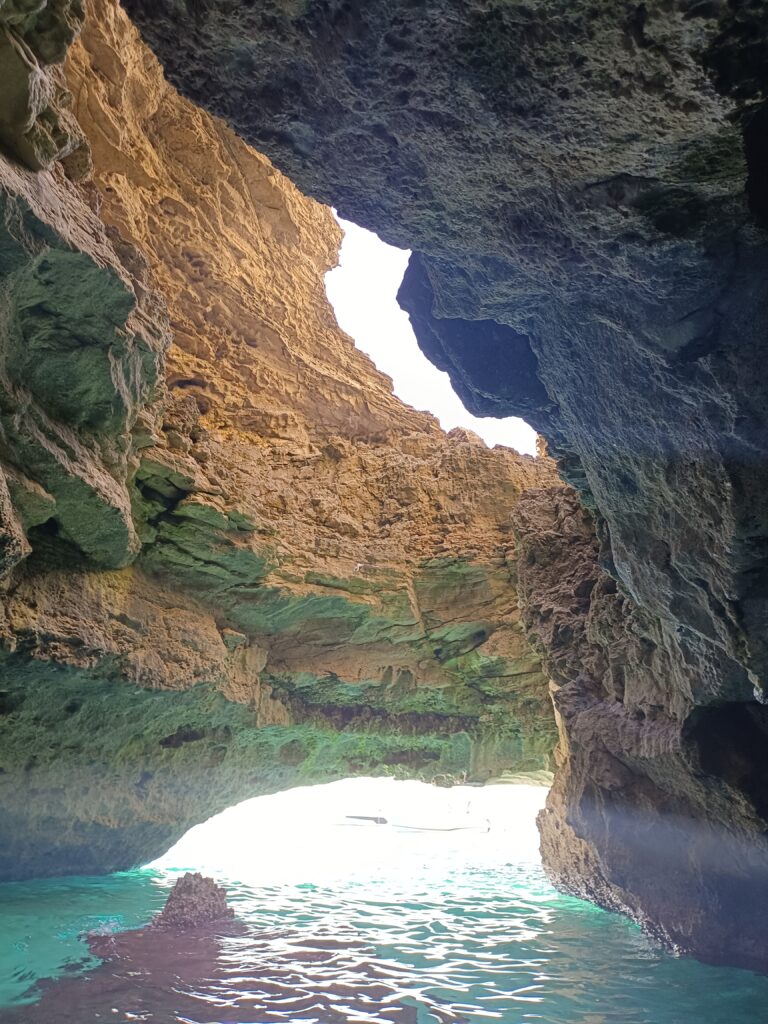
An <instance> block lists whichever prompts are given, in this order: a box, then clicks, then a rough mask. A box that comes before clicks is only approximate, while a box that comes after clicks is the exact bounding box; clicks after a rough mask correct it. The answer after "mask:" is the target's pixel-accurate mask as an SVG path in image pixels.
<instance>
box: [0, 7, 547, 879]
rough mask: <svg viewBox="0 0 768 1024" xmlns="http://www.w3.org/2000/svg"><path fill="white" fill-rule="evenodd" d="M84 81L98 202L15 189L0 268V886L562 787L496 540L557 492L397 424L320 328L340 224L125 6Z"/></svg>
mask: <svg viewBox="0 0 768 1024" xmlns="http://www.w3.org/2000/svg"><path fill="white" fill-rule="evenodd" d="M65 70H66V75H67V83H68V87H69V90H70V92H71V94H72V97H73V101H72V111H73V112H74V113H75V114H76V116H77V119H78V122H79V124H80V126H81V129H82V130H83V132H84V133H85V135H86V137H87V139H88V142H89V146H90V149H91V151H92V154H93V179H92V181H90V182H88V183H85V184H82V185H76V184H73V183H71V182H70V181H68V180H67V179H66V176H65V175H64V174H63V173H62V172H61V169H59V168H54V170H52V171H50V172H46V171H44V172H41V173H40V174H39V175H37V176H34V175H32V174H31V173H29V172H26V171H23V170H19V169H18V168H16V167H15V166H14V165H11V164H10V163H7V164H6V163H4V164H3V165H2V169H3V173H5V174H7V175H8V181H9V185H8V187H7V191H8V193H9V196H10V197H11V198H10V199H9V200H8V201H9V202H11V200H13V201H14V202H16V199H15V193H14V192H13V187H15V188H17V190H19V191H21V190H22V187H23V189H25V190H26V191H24V192H22V195H23V196H25V197H26V196H31V197H32V198H31V199H30V198H27V199H25V201H26V202H27V203H29V204H30V205H31V203H32V199H34V201H35V202H36V203H37V204H38V205H37V206H36V207H34V215H35V217H36V218H37V219H36V220H33V219H32V215H31V214H26V213H25V214H24V216H26V217H27V221H26V222H24V223H22V225H21V227H17V221H18V219H19V218H18V217H17V216H16V214H15V212H14V216H10V215H9V216H8V217H7V218H6V222H5V223H6V227H5V229H4V230H5V234H4V235H2V236H0V238H1V240H2V244H0V255H2V254H3V253H4V252H5V251H6V249H7V250H8V253H9V256H8V261H9V262H8V274H7V276H6V277H5V278H4V286H5V287H6V291H7V297H8V298H7V302H6V305H5V306H4V307H3V308H4V309H6V308H7V310H8V326H7V330H6V331H5V332H4V335H3V352H2V358H3V364H2V366H3V374H4V375H5V376H6V377H7V385H6V384H3V380H4V379H5V377H3V379H0V385H2V388H0V403H1V405H0V409H2V415H3V420H2V422H3V427H4V431H5V432H4V435H3V440H2V454H3V461H4V463H5V464H7V472H6V478H7V490H8V493H7V495H5V492H2V491H0V511H3V512H4V513H5V514H6V515H7V521H8V528H7V536H8V540H7V542H6V550H7V557H6V565H5V568H6V570H7V572H6V575H5V577H4V586H3V591H2V595H1V597H2V600H1V601H0V636H1V637H2V640H3V644H4V647H5V648H6V650H7V651H8V652H9V653H8V655H7V656H6V657H5V659H4V661H3V663H2V678H3V687H2V688H3V697H2V707H3V708H4V709H5V710H3V712H2V714H0V737H1V738H0V751H1V752H2V753H0V768H2V772H0V799H2V802H3V808H4V815H3V818H2V826H0V827H1V828H2V830H3V835H2V844H0V845H2V851H3V852H2V861H1V862H0V875H1V876H2V877H5V878H9V877H20V876H29V875H43V874H60V873H66V872H73V871H74V872H77V873H82V872H83V871H89V872H95V871H101V870H114V869H119V868H127V867H130V866H132V865H134V864H136V863H138V862H141V861H147V860H149V859H151V858H152V857H154V856H156V855H158V854H159V853H161V852H162V851H163V850H164V849H166V848H167V847H168V845H170V844H171V843H172V842H173V841H174V840H175V839H176V838H178V836H180V835H181V834H182V833H183V832H184V831H185V830H186V828H188V827H189V826H190V825H192V824H193V823H195V822H196V821H199V820H201V819H203V818H206V817H208V816H210V815H211V814H213V813H215V811H217V810H219V809H221V808H223V807H224V806H227V805H228V804H231V803H233V802H236V801H237V800H238V799H242V798H245V797H246V796H253V795H256V794H258V793H263V792H269V791H274V790H275V789H280V788H285V787H286V786H289V785H295V784H300V783H307V782H312V781H320V780H325V779H331V778H338V777H340V776H344V775H352V774H371V773H377V772H388V773H392V774H400V775H405V776H421V777H424V778H433V777H435V776H440V775H449V776H462V775H463V774H465V773H472V774H474V775H476V776H478V777H480V778H483V777H486V776H487V775H489V774H494V773H498V771H500V770H502V769H504V768H512V769H525V768H528V769H540V768H544V767H547V766H548V764H549V759H550V753H551V749H552V746H553V744H554V740H555V730H554V723H553V721H552V716H551V710H550V705H549V698H548V694H547V680H546V676H545V674H544V673H543V671H542V668H541V663H540V659H539V657H538V655H536V654H534V653H533V652H532V650H531V648H530V645H529V644H528V642H527V640H526V637H525V634H524V630H523V625H522V622H521V618H520V611H519V608H518V603H517V592H516V589H515V576H516V571H517V569H516V556H515V541H514V537H513V534H512V529H511V522H510V511H511V509H512V508H513V507H514V505H515V504H516V502H517V501H518V500H519V498H520V495H521V494H522V493H523V492H524V491H525V490H526V488H528V487H531V486H543V485H546V484H551V483H553V482H554V480H555V475H554V469H553V467H552V465H551V464H550V463H548V462H547V461H546V460H533V459H531V458H529V457H523V456H518V455H517V454H516V453H514V452H512V451H509V450H506V449H500V448H497V449H494V450H489V449H487V448H486V447H485V446H484V445H483V444H482V442H480V441H479V439H478V438H476V437H475V436H474V435H472V434H470V433H469V432H466V431H453V432H451V434H449V435H447V436H446V435H445V434H444V433H443V432H442V431H441V430H440V429H439V426H438V424H437V422H436V421H435V420H434V419H433V418H432V417H431V416H429V415H427V414H425V413H419V412H416V411H414V410H412V409H409V408H407V407H405V406H403V405H402V403H400V402H399V401H398V400H397V399H395V398H394V396H393V395H392V389H391V382H390V381H389V379H388V378H386V377H385V376H383V375H382V374H380V373H378V372H377V371H376V370H375V368H374V366H373V364H372V363H371V362H370V360H369V359H368V358H367V357H366V356H364V355H362V354H361V353H359V352H358V351H357V350H356V349H355V347H354V345H353V343H352V341H351V339H349V338H348V337H346V336H345V335H344V334H343V333H342V332H341V331H340V330H339V329H338V326H337V325H336V323H335V320H334V318H333V314H332V311H331V309H330V307H329V305H328V302H327V299H326V296H325V292H324V286H323V275H324V273H325V271H326V270H327V269H328V268H329V267H331V266H332V265H333V263H334V262H335V259H336V252H337V249H338V244H339V240H340V232H339V229H338V228H337V226H336V225H335V222H334V221H333V219H332V217H331V214H330V211H328V210H327V209H324V208H322V207H320V206H319V205H317V204H316V203H315V202H313V201H311V200H307V199H306V198H304V197H303V196H302V195H301V194H300V193H299V192H298V191H297V190H296V189H295V188H294V187H293V186H292V185H291V184H290V183H289V182H288V181H287V180H286V179H285V178H283V176H282V175H281V174H280V173H279V172H278V171H276V170H275V168H274V167H273V166H272V165H271V164H270V163H269V161H268V160H267V159H266V158H264V157H262V156H260V155H259V154H257V153H255V152H254V151H253V150H251V149H249V148H248V147H247V146H246V145H245V144H244V143H243V142H242V141H240V140H239V139H237V138H236V136H235V135H234V134H233V133H232V132H231V130H230V129H229V128H227V127H226V126H225V125H223V124H222V123H221V122H217V121H215V120H214V119H212V118H211V117H210V116H209V115H208V114H206V113H204V112H203V111H201V110H199V109H197V108H196V107H194V106H193V105H192V104H191V103H189V102H188V101H186V100H183V99H181V98H180V97H179V96H178V94H177V93H176V92H175V91H174V90H173V89H172V88H171V87H169V86H168V85H167V84H166V83H165V81H164V79H163V76H162V74H161V70H160V67H159V65H158V63H157V61H156V59H155V58H154V57H153V56H152V55H151V53H150V52H149V51H148V50H147V49H146V48H145V47H144V46H143V45H142V44H141V43H140V41H139V38H138V35H137V33H136V31H135V30H134V29H133V28H132V26H131V25H130V23H129V22H128V20H127V18H126V16H125V15H124V14H123V12H122V11H121V9H120V8H119V7H117V5H116V4H115V3H112V2H107V0H92V3H90V4H89V16H88V20H87V22H86V24H85V27H84V29H83V31H82V34H81V37H80V40H79V41H78V42H77V43H75V44H74V45H73V46H72V47H71V49H70V54H69V58H68V61H67V64H66V69H65ZM16 181H18V182H19V183H20V184H19V185H17V186H14V185H13V183H14V182H16ZM12 186H13V187H12ZM11 209H12V210H13V211H15V210H16V207H15V206H13V207H11ZM24 209H26V208H24ZM81 221H82V225H81ZM28 224H31V225H32V226H31V227H29V226H28ZM35 233H36V234H35ZM38 236H39V237H38ZM11 258H13V262H11ZM166 310H167V314H166ZM3 388H4V389H5V390H3ZM6 391H7V397H6Z"/></svg>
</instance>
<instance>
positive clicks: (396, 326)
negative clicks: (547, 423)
mask: <svg viewBox="0 0 768 1024" xmlns="http://www.w3.org/2000/svg"><path fill="white" fill-rule="evenodd" d="M339 224H341V226H342V228H343V229H344V241H343V243H342V246H341V253H340V257H339V259H340V262H339V266H338V267H336V268H335V269H334V270H331V271H330V272H329V273H328V274H326V277H325V288H326V291H327V293H328V298H329V299H330V301H331V304H332V306H333V308H334V310H335V312H336V319H337V320H338V322H339V326H340V327H341V328H342V330H344V331H346V332H347V334H349V335H351V337H353V338H354V340H355V344H356V345H357V347H358V348H359V349H362V351H363V352H365V353H367V355H369V356H370V357H371V359H372V360H373V361H374V363H375V364H376V366H377V367H378V368H379V369H380V370H381V371H382V372H383V373H386V374H388V375H389V376H390V377H391V378H392V380H393V382H394V388H395V394H396V395H397V397H398V398H400V399H401V400H402V401H403V402H406V403H407V404H408V405H411V406H413V407H414V408H415V409H426V410H427V411H428V412H431V413H432V414H433V415H434V416H437V418H438V419H439V420H440V425H441V427H442V428H443V430H451V429H452V428H453V427H466V428H468V429H469V430H473V431H474V432H475V433H476V434H479V435H480V437H482V438H483V440H484V441H485V443H486V444H488V445H491V446H493V445H495V444H501V445H505V446H506V447H508V448H516V449H517V450H518V451H519V452H523V453H527V454H528V455H535V454H536V433H535V431H533V430H532V429H531V427H529V426H528V424H527V423H525V422H524V421H523V420H521V419H517V418H516V417H510V418H509V419H504V420H495V419H490V418H483V419H479V418H478V417H477V416H472V415H471V413H468V412H467V410H466V409H465V408H464V406H463V405H462V404H461V400H460V399H459V397H458V395H457V394H456V392H455V391H454V390H453V388H452V387H451V384H450V381H449V380H448V374H447V373H443V372H442V371H441V370H438V369H437V367H435V366H433V365H432V363H430V361H429V360H428V359H427V358H426V356H424V355H423V354H422V353H421V351H420V349H419V347H418V345H417V344H416V338H415V337H414V334H413V331H412V329H411V324H410V320H409V319H408V314H407V313H405V312H403V310H402V309H400V307H399V306H398V304H397V299H396V298H395V296H396V295H397V290H398V288H399V287H400V282H401V281H402V279H403V274H404V273H405V268H406V266H407V264H408V257H409V256H410V253H409V252H407V251H406V250H404V249H396V248H395V247H394V246H391V245H387V244H386V243H384V242H382V241H381V239H380V238H378V237H377V236H376V235H374V234H372V233H371V232H370V231H366V230H364V229H363V228H360V227H358V226H357V225H356V224H351V223H350V222H349V221H344V220H339Z"/></svg>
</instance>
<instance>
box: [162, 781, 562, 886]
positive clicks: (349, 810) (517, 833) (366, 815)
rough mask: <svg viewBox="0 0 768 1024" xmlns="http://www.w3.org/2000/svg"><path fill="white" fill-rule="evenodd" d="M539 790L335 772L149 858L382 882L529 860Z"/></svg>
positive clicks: (278, 880)
mask: <svg viewBox="0 0 768 1024" xmlns="http://www.w3.org/2000/svg"><path fill="white" fill-rule="evenodd" d="M546 796H547V789H546V787H544V786H528V785H493V786H484V787H480V788H475V787H470V786H455V787H453V788H452V789H440V788H438V787H436V786H431V785H427V784H426V783H423V782H401V781H397V780H395V779H387V778H381V779H343V780H342V781H340V782H332V783H328V784H326V785H319V786H304V787H302V788H299V789H291V790H288V791H287V792H285V793H277V794H275V795H273V796H262V797H255V798H254V799H252V800H246V801H245V802H244V803H241V804H238V805H237V806H235V807H230V808H229V809H228V810H226V811H224V812H223V813H222V814H218V815H216V817H214V818H211V819H210V820H209V821H207V822H204V823H203V824H202V825H196V826H195V827H194V828H192V829H190V831H189V832H187V834H186V835H185V836H184V837H183V838H182V839H181V840H180V841H179V842H178V843H177V844H176V845H175V846H174V847H173V848H172V849H171V850H169V851H168V853H166V854H165V855H164V856H163V857H161V858H160V860H157V861H155V862H154V863H153V864H151V865H149V866H150V867H152V868H156V869H159V870H174V869H188V870H194V871H202V872H204V873H207V874H210V875H214V876H217V877H219V878H221V877H224V878H229V879H239V880H240V881H243V882H247V881H249V880H252V881H254V882H256V883H257V884H259V885H302V884H308V883H311V884H314V885H333V884H334V883H339V882H342V883H344V884H347V883H356V884H358V885H364V886H365V885H368V884H374V883H375V884H377V885H378V886H381V884H382V883H384V885H385V887H389V886H398V885H400V884H401V883H402V880H403V878H408V879H409V884H417V883H418V880H419V879H420V878H424V879H427V878H429V877H432V878H433V877H435V874H436V872H439V871H441V870H450V869H454V868H464V867H467V866H468V865H469V866H471V867H472V868H475V867H478V868H493V867H495V866H497V865H504V864H509V862H510V861H516V862H519V863H522V864H538V863H539V852H538V848H539V835H538V831H537V829H536V814H537V812H538V811H539V810H540V809H541V808H542V807H543V806H544V800H545V799H546ZM376 819H379V821H378V822H377V821H376Z"/></svg>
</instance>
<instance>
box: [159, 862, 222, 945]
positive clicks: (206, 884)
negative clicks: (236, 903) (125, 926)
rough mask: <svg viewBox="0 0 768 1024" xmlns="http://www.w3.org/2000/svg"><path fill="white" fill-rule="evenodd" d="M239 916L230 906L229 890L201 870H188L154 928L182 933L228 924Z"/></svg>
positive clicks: (171, 894) (170, 894)
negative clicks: (205, 876)
mask: <svg viewBox="0 0 768 1024" xmlns="http://www.w3.org/2000/svg"><path fill="white" fill-rule="evenodd" d="M234 916H235V912H234V910H232V908H231V907H229V906H227V893H226V890H225V889H224V888H223V887H222V886H220V885H216V883H215V882H214V880H213V879H212V878H204V877H203V875H201V874H200V873H199V872H198V871H188V872H187V873H186V874H185V875H182V876H181V878H180V879H179V880H178V881H177V882H176V884H175V885H174V887H173V888H172V889H171V891H170V893H169V894H168V899H167V900H166V901H165V906H164V907H163V909H162V910H161V911H160V913H159V914H156V915H155V917H154V918H153V920H152V923H151V925H150V928H156V929H159V930H160V931H172V932H180V931H187V930H189V929H190V928H200V927H201V926H205V925H212V924H216V923H217V922H221V921H227V920H229V919H230V918H232V917H234Z"/></svg>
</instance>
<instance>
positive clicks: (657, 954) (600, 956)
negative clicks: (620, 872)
mask: <svg viewBox="0 0 768 1024" xmlns="http://www.w3.org/2000/svg"><path fill="white" fill-rule="evenodd" d="M512 790H513V787H504V788H502V787H498V788H495V791H493V792H491V791H490V790H482V791H475V792H474V793H473V792H469V791H456V790H453V791H448V792H447V793H445V794H440V795H436V793H435V791H434V790H433V789H431V790H428V791H427V792H426V797H425V796H424V792H423V791H422V790H420V789H418V788H417V784H411V783H394V782H390V781H385V780H375V782H373V783H371V784H369V785H368V786H367V788H366V785H365V784H364V783H363V782H362V781H361V780H354V781H348V782H345V783H336V784H333V785H332V786H329V787H318V788H316V789H313V790H309V791H307V790H303V791H293V792H292V793H289V794H282V795H280V796H277V797H267V798H260V800H259V801H250V802H249V805H250V806H245V805H243V806H242V807H241V809H232V810H230V811H228V812H226V813H225V815H223V816H219V818H218V819H214V820H213V821H212V822H209V823H207V824H206V826H203V827H200V828H199V829H197V830H193V832H192V833H190V834H189V835H188V837H187V838H186V839H185V840H184V841H182V843H181V844H179V846H178V847H177V848H176V849H175V850H174V851H171V853H170V855H168V856H167V857H166V858H163V860H161V861H159V862H157V863H156V864H155V865H154V866H152V867H151V868H150V869H145V870H144V871H140V872H133V873H129V874H122V875H115V876H112V877H110V878H99V879H92V878H80V879H67V880H62V881H45V882H39V883H32V884H14V885H7V886H3V887H0V897H1V902H0V915H1V917H0V935H1V936H2V939H1V940H0V943H1V945H0V957H1V959H0V983H1V984H2V987H1V988H0V996H1V997H2V1002H4V1004H5V1006H6V1009H5V1010H4V1011H1V1012H0V1020H3V1021H8V1022H9V1024H10V1022H11V1021H24V1022H25V1024H27V1022H28V1021H29V1022H37V1021H38V1020H39V1021H43V1020H45V1021H51V1022H53V1021H55V1022H56V1024H66V1022H70V1021H71V1022H73V1024H90V1022H91V1021H94V1022H96V1021H104V1020H107V1019H109V1020H115V1021H126V1020H146V1021H153V1022H155V1024H171V1022H180V1024H224V1022H240V1024H266V1022H268V1021H282V1022H297V1024H298V1022H323V1024H325V1022H328V1024H331V1022H333V1024H353V1022H354V1024H362V1022H366V1024H376V1022H378V1021H402V1022H414V1024H421V1022H431V1021H437V1022H452V1021H465V1022H477V1021H489V1022H491V1021H501V1022H503V1024H524V1022H525V1024H529V1022H530V1024H534V1022H536V1024H608V1022H616V1024H619V1022H621V1024H741V1022H744V1024H747V1022H749V1024H752V1022H762V1021H763V1020H768V1010H766V1006H768V978H763V977H759V976H757V975H753V974H751V973H749V972H746V971H737V970H730V969H726V968H713V967H708V966H704V965H701V964H698V963H696V962H695V961H693V960H688V959H680V958H675V957H672V956H670V955H669V954H667V953H665V952H663V951H662V950H660V949H659V948H657V947H656V946H654V945H653V944H652V943H651V942H650V941H649V940H648V939H646V938H645V937H644V936H643V934H642V933H641V932H640V931H639V929H637V928H636V927H635V926H634V925H632V924H630V923H629V922H627V921H625V920H624V919H623V918H621V917H618V916H616V915H613V914H609V913H606V912H604V911H600V910H598V909H596V908H594V907H592V906H591V905H589V904H586V903H583V902H581V901H579V900H575V899H571V898H568V897H564V896H562V895H560V894H558V893H557V892H556V891H555V890H554V889H553V888H552V887H551V886H550V885H549V883H548V882H547V881H546V879H545V877H544V875H543V872H542V870H541V868H540V866H539V864H538V863H537V858H536V852H535V847H536V837H535V832H534V830H533V827H532V818H533V812H534V810H535V808H536V806H538V805H539V804H540V802H541V800H542V799H543V792H542V791H541V790H535V789H527V788H522V787H521V788H518V787H514V791H512ZM425 799H426V800H427V803H425V802H424V800H425ZM468 802H469V803H470V804H471V806H470V813H469V814H467V813H466V812H467V808H466V804H467V803H468ZM254 809H258V814H257V815H254ZM369 812H371V813H372V814H374V815H376V816H384V817H387V818H388V820H389V821H392V820H396V819H399V820H400V821H402V822H405V823H407V824H414V823H418V821H419V820H421V821H422V822H423V823H431V824H434V825H437V824H442V825H450V824H451V823H452V822H453V823H454V824H456V823H458V824H461V823H462V822H464V823H466V824H468V823H471V822H474V823H478V822H481V821H482V820H483V819H484V818H485V817H488V818H490V819H491V824H492V827H491V831H490V832H479V831H478V832H469V831H467V832H453V833H448V832H434V833H420V832H410V831H405V832H401V831H397V830H396V829H394V828H391V827H390V826H389V825H387V826H375V825H373V826H360V827H355V826H353V825H351V824H349V825H344V824H336V822H339V821H343V820H344V815H345V814H346V813H369ZM186 867H191V868H194V869H202V870H204V871H205V872H206V873H209V874H214V875H215V876H216V877H217V878H218V879H219V880H220V881H222V882H223V883H224V884H225V885H226V886H227V888H228V889H229V892H230V897H231V902H232V904H233V906H234V907H235V909H236V911H237V914H238V917H239V918H240V920H241V921H242V922H244V923H245V926H246V930H245V932H244V933H243V934H241V935H236V936H229V937H223V938H220V939H219V940H217V941H215V942H213V943H199V944H197V945H195V944H194V943H191V944H190V943H189V942H187V945H186V946H184V947H183V948H179V947H178V946H174V945H173V944H172V943H168V942H165V943H164V944H163V945H162V946H159V947H157V948H153V949H152V951H151V954H150V955H149V956H148V957H147V959H148V960H149V961H150V962H148V963H145V964H141V965H139V967H138V969H137V965H136V964H128V965H126V964H122V965H120V964H119V963H118V964H117V965H114V964H113V965H107V967H106V968H104V967H102V968H100V969H99V970H97V971H95V972H93V971H92V972H91V973H90V974H89V975H87V977H88V979H89V980H88V981H87V982H83V981H82V980H80V979H79V978H77V977H75V978H74V979H72V978H70V980H66V981H59V982H58V983H57V984H55V985H54V986H53V988H51V989H49V991H48V992H47V994H46V995H45V996H44V999H43V1003H42V1004H40V1003H37V1004H36V1003H35V1002H34V1000H35V999H38V998H39V995H40V993H39V991H37V990H34V989H33V990H32V991H30V988H29V987H30V984H31V983H33V982H34V981H36V980H37V979H39V978H41V977H45V976H49V975H52V974H58V975H59V976H60V977H61V976H62V975H64V976H67V975H74V974H76V973H78V972H82V971H83V970H84V969H85V968H86V967H88V966H90V967H91V968H92V966H93V963H94V960H93V958H91V957H89V955H88V954H87V950H86V948H85V946H84V945H83V943H82V942H81V941H80V940H79V939H78V935H80V934H81V933H82V932H83V931H87V930H94V929H95V930H100V931H102V932H110V931H119V930H122V929H125V928H131V927H135V926H137V925H139V924H142V923H144V922H146V921H147V920H148V919H149V918H150V917H151V915H152V913H153V912H154V911H155V910H156V909H157V908H158V907H159V906H160V905H162V902H163V899H164V896H165V894H166V892H167V889H168V887H169V886H170V885H171V884H172V883H173V881H174V879H175V877H177V874H178V871H179V870H182V869H184V868H186ZM22 1002H24V1003H25V1005H24V1006H23V1007H22V1006H20V1005H19V1004H20V1003H22ZM13 1004H15V1008H14V1005H13ZM51 1007H55V1013H54V1014H53V1015H52V1012H51Z"/></svg>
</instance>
